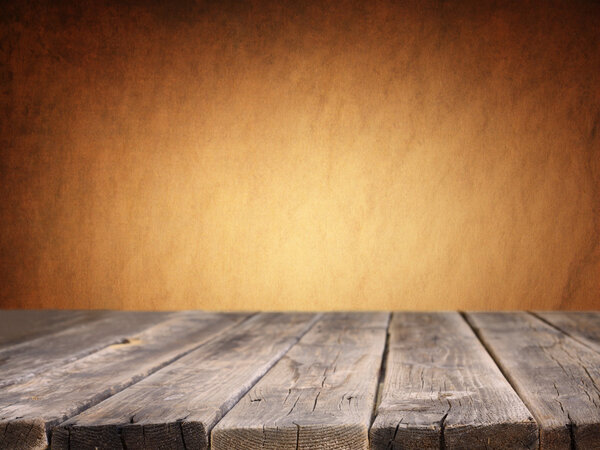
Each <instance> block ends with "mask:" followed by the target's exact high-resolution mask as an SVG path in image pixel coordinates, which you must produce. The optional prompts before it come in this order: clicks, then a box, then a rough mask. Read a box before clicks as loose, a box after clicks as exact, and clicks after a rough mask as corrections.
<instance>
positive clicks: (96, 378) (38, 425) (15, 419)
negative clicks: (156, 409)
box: [0, 312, 247, 449]
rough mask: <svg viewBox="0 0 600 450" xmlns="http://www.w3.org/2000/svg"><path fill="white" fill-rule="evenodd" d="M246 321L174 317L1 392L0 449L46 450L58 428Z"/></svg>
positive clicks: (239, 317)
mask: <svg viewBox="0 0 600 450" xmlns="http://www.w3.org/2000/svg"><path fill="white" fill-rule="evenodd" d="M245 318H247V315H246V314H216V313H203V312H182V313H174V314H172V316H171V318H170V319H169V320H167V321H164V322H161V323H159V324H157V325H155V326H153V327H152V328H149V329H146V330H144V331H143V332H141V333H139V334H136V335H131V336H129V337H128V342H127V343H122V344H115V345H111V346H109V347H106V348H104V349H102V350H100V351H98V352H96V353H92V354H91V355H88V356H86V357H85V358H82V359H79V360H77V361H74V362H72V363H70V364H68V365H66V366H63V367H57V368H54V369H52V370H49V371H47V372H45V373H44V374H40V375H38V376H36V377H34V378H32V379H30V380H28V381H27V382H24V383H20V384H13V385H11V386H6V387H4V388H3V389H1V390H0V430H2V429H3V430H4V431H3V432H2V433H0V449H3V448H10V449H19V448H31V446H30V444H29V442H28V440H31V439H32V436H36V437H38V438H39V439H38V440H37V441H36V442H38V441H39V442H40V445H41V446H42V447H41V448H43V447H44V446H45V445H47V443H48V442H47V439H46V432H47V431H49V430H50V428H51V427H52V426H54V425H58V424H59V423H62V422H64V421H65V420H67V419H68V418H70V417H72V416H74V415H76V414H78V413H80V412H81V411H83V410H85V409H86V408H88V407H90V406H93V405H95V404H97V403H99V402H101V401H102V400H104V399H106V398H107V397H109V396H111V395H113V394H115V393H117V392H119V391H121V390H123V389H125V388H126V387H128V386H130V385H131V384H133V383H135V382H137V381H139V380H140V379H143V378H144V377H146V376H148V375H149V374H151V373H153V372H155V371H157V370H158V369H160V368H162V367H164V366H165V365H166V364H169V363H170V362H172V361H174V360H175V359H177V358H178V357H180V356H182V355H184V354H186V353H188V352H190V351H192V350H194V349H196V348H198V347H199V346H200V345H202V344H203V343H206V342H207V341H208V340H210V339H212V338H215V337H216V336H218V335H219V334H221V333H223V332H226V331H227V330H228V329H229V328H230V327H233V326H235V325H237V324H239V323H240V322H241V321H242V320H244V319H245Z"/></svg>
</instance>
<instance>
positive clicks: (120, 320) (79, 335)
mask: <svg viewBox="0 0 600 450" xmlns="http://www.w3.org/2000/svg"><path fill="white" fill-rule="evenodd" d="M168 317H169V313H162V312H124V311H110V312H107V313H105V314H102V315H99V316H98V315H93V314H92V315H90V316H89V317H86V318H84V320H82V321H80V322H79V323H78V324H76V325H74V326H70V327H69V326H65V327H64V328H63V329H61V330H60V331H57V332H55V333H52V334H50V335H43V336H40V337H38V338H36V339H33V340H29V341H25V342H23V343H22V344H17V345H12V346H10V347H7V348H5V349H3V350H0V374H1V377H0V387H2V386H7V385H10V384H14V383H17V382H22V381H25V380H27V379H28V378H31V377H33V376H35V375H36V374H38V373H42V372H45V371H47V370H49V369H51V368H53V367H58V366H62V365H64V364H67V363H69V362H72V361H75V360H76V359H79V358H82V357H84V356H86V355H89V354H91V353H93V352H95V351H98V350H100V349H102V348H104V347H106V346H108V345H112V344H116V343H118V342H120V341H122V340H123V339H125V338H126V337H127V336H129V335H132V334H135V333H138V332H140V331H142V330H144V329H146V328H148V327H151V326H152V325H155V324H157V323H159V322H161V321H164V320H166V319H168Z"/></svg>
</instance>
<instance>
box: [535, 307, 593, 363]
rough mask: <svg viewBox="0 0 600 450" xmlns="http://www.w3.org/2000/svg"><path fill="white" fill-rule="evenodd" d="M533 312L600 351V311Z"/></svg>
mask: <svg viewBox="0 0 600 450" xmlns="http://www.w3.org/2000/svg"><path fill="white" fill-rule="evenodd" d="M534 314H535V315H536V316H538V317H540V318H542V319H543V320H545V321H546V322H548V323H550V324H552V325H553V326H555V327H556V328H559V329H560V330H561V331H562V332H563V333H565V334H568V335H569V336H571V337H572V338H573V339H575V340H576V341H579V342H581V343H582V344H584V345H587V346H588V347H590V348H591V349H593V350H595V351H597V352H598V353H600V312H598V311H595V312H592V311H586V312H584V311H571V312H564V311H536V312H535V313H534Z"/></svg>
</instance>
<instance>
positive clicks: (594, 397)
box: [467, 312, 600, 449]
mask: <svg viewBox="0 0 600 450" xmlns="http://www.w3.org/2000/svg"><path fill="white" fill-rule="evenodd" d="M467 317H468V320H469V321H470V323H471V324H472V325H473V327H474V328H475V329H476V331H477V333H478V335H479V336H480V338H481V339H482V341H483V342H484V344H485V345H486V347H487V348H488V350H489V351H490V353H491V354H492V356H493V357H494V359H495V360H496V362H497V363H498V364H499V365H500V366H501V368H502V370H503V372H504V374H505V375H506V376H507V377H508V379H509V380H510V381H511V383H512V385H513V386H514V388H515V389H516V391H517V392H518V393H519V395H520V396H521V399H523V401H524V402H525V404H526V405H527V406H528V408H529V410H530V411H531V412H532V413H533V415H534V417H535V418H536V419H537V422H538V424H539V425H540V447H541V448H544V449H559V448H560V449H562V448H582V449H583V448H586V449H587V448H600V389H599V386H600V355H599V354H598V353H596V352H595V351H593V350H591V349H589V348H588V347H586V346H584V345H582V344H580V343H579V342H577V341H575V340H574V339H572V338H570V337H569V336H567V335H565V334H564V333H562V332H560V331H558V330H557V329H555V328H553V327H551V326H549V325H547V324H546V323H544V322H542V321H541V320H539V319H537V318H535V317H533V316H532V315H530V314H527V313H523V312H517V313H470V314H468V316H467Z"/></svg>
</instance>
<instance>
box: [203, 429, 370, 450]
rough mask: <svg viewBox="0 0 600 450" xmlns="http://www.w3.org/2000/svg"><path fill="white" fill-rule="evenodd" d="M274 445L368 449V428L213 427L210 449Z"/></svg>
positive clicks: (284, 447)
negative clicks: (332, 445) (268, 443)
mask: <svg viewBox="0 0 600 450" xmlns="http://www.w3.org/2000/svg"><path fill="white" fill-rule="evenodd" d="M265 438H266V440H267V441H268V442H272V443H275V442H276V443H277V448H282V449H288V448H289V449H297V448H305V446H306V444H307V443H309V444H310V445H309V447H310V448H321V446H320V444H322V448H331V443H332V442H335V444H336V448H348V449H367V448H368V447H369V427H368V425H365V424H361V423H347V424H338V425H300V424H296V426H294V427H290V426H284V427H279V428H276V427H273V426H266V427H251V428H250V427H249V428H213V430H212V432H211V448H213V449H236V450H237V449H247V448H261V446H262V445H263V443H264V442H265Z"/></svg>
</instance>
